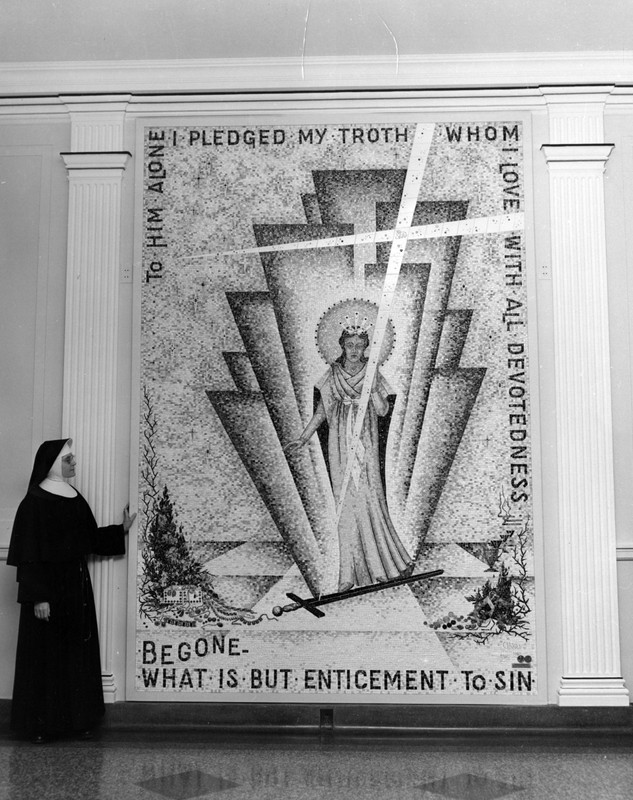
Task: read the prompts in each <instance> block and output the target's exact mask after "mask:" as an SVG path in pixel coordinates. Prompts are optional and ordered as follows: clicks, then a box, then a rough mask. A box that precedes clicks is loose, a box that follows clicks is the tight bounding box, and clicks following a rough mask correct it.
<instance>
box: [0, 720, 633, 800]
mask: <svg viewBox="0 0 633 800" xmlns="http://www.w3.org/2000/svg"><path fill="white" fill-rule="evenodd" d="M632 797H633V740H632V739H631V737H630V736H617V735H611V736H600V735H597V736H593V735H591V734H588V733H583V734H565V735H562V734H559V735H547V736H546V737H543V736H539V735H536V734H533V733H532V734H530V735H528V736H521V735H513V736H494V735H490V734H479V735H478V734H470V735H469V736H464V737H461V738H455V737H448V736H446V735H443V736H423V737H422V736H421V737H409V738H383V739H378V738H357V739H351V738H348V737H343V738H338V737H331V738H323V737H321V738H319V737H317V736H314V737H312V736H301V737H295V738H289V737H284V738H282V737H277V736H275V735H274V734H268V735H267V736H265V737H261V736H259V737H253V736H243V737H238V736H235V735H234V736H232V737H230V738H227V737H226V736H222V735H221V734H218V733H215V734H213V735H211V734H208V733H207V734H205V733H203V732H198V733H196V732H182V731H180V732H179V731H173V732H165V733H160V734H159V733H157V732H124V731H119V732H117V731H104V732H102V733H101V734H100V735H99V736H97V738H95V739H94V740H93V741H90V742H75V741H71V740H61V741H56V742H50V743H47V744H44V745H34V744H31V743H29V742H19V741H16V740H13V739H11V738H10V737H7V738H4V739H0V798H2V800H4V798H7V800H62V798H64V800H66V799H68V800H71V799H72V800H101V798H103V800H161V798H163V799H164V798H168V799H169V800H196V798H201V799H202V798H207V800H209V799H210V798H218V800H219V799H220V798H221V800H317V798H318V800H323V799H326V800H373V799H374V798H376V799H377V800H409V798H411V799H412V800H413V798H415V800H447V799H448V800H451V799H453V800H497V798H508V800H546V799H547V800H550V798H552V799H554V800H631V798H632Z"/></svg>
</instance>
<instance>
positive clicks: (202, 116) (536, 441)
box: [126, 76, 553, 706]
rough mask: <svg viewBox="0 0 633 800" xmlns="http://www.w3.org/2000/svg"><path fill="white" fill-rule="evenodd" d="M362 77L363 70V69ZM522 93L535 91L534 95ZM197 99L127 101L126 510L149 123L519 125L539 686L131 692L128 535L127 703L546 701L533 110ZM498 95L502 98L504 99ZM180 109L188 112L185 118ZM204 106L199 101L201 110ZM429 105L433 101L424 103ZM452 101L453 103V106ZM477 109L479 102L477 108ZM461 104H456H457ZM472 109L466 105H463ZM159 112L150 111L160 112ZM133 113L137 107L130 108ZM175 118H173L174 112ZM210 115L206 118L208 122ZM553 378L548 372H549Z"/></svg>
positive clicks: (359, 99) (391, 101)
mask: <svg viewBox="0 0 633 800" xmlns="http://www.w3.org/2000/svg"><path fill="white" fill-rule="evenodd" d="M365 80H366V76H365ZM529 94H532V93H531V92H530V93H529ZM536 95H537V97H538V99H537V101H536V105H537V106H542V105H543V100H542V97H540V96H539V93H538V92H537V93H536ZM200 99H201V98H183V97H179V98H177V103H176V107H175V108H173V107H171V108H170V105H169V103H168V102H165V101H166V98H162V102H161V101H160V100H159V101H158V102H156V99H153V100H152V99H149V98H148V99H144V100H145V102H147V100H149V102H148V103H147V104H148V105H149V106H150V107H151V108H152V111H154V114H150V115H146V114H144V113H142V111H141V108H142V106H141V108H139V106H137V105H136V103H134V102H133V103H132V106H133V108H132V109H129V110H130V111H132V115H133V116H134V118H135V119H136V141H135V154H136V165H135V198H134V202H135V208H134V220H135V222H134V303H133V307H134V319H133V354H132V376H133V379H132V380H133V383H132V409H131V411H132V423H131V434H132V435H131V445H132V447H131V460H130V483H131V488H130V496H131V499H132V503H133V504H134V505H133V507H138V499H139V497H138V467H139V431H140V382H139V380H138V376H139V374H140V345H141V288H142V230H143V202H142V198H143V186H144V159H143V157H142V155H143V131H144V129H145V128H146V127H164V126H166V125H171V126H173V125H174V124H178V125H180V126H186V125H197V126H200V125H201V124H209V125H230V124H235V125H238V124H240V125H243V124H257V125H262V124H273V123H274V124H277V125H290V124H296V125H300V124H309V123H311V124H315V123H319V124H323V123H324V122H327V121H328V120H330V121H336V122H338V123H341V120H342V121H343V122H345V123H348V122H349V123H353V122H361V121H362V122H381V121H385V122H389V123H390V124H393V123H395V122H402V123H405V122H406V123H413V122H435V123H438V124H441V123H443V122H478V121H481V122H504V121H510V122H514V121H517V122H519V121H520V122H522V123H523V131H524V141H523V146H524V182H525V183H524V199H525V215H526V225H525V230H524V241H525V255H526V270H527V296H528V342H529V357H530V377H529V380H530V407H531V446H532V487H533V497H532V502H533V507H532V512H533V525H534V567H535V570H534V571H535V587H536V589H535V592H536V596H537V597H538V598H540V603H539V605H537V608H536V609H535V618H536V630H535V634H536V647H537V656H538V657H537V664H538V672H537V691H536V693H535V694H531V695H528V696H525V697H522V696H520V695H488V694H487V695H484V696H476V695H460V694H451V695H446V696H442V695H440V694H429V695H416V696H411V697H409V696H407V697H405V696H402V695H384V696H370V695H363V694H340V695H337V694H334V693H332V694H318V693H315V694H307V693H297V694H275V693H269V694H264V693H261V694H256V693H252V694H250V693H246V692H233V693H229V692H226V693H215V692H152V691H138V690H137V689H136V645H137V622H138V620H137V616H136V611H137V600H136V591H137V587H136V577H137V576H136V569H137V557H138V548H137V541H136V539H130V543H129V562H128V604H127V608H128V626H127V654H128V656H127V659H126V660H127V664H126V700H128V701H145V702H152V701H153V702H157V701H159V702H184V703H186V702H198V703H201V702H203V703H210V704H213V703H240V704H242V703H283V704H299V705H306V704H308V705H310V704H313V705H342V704H346V705H350V704H352V705H356V704H358V705H361V704H362V705H365V704H374V705H375V704H380V705H394V704H401V703H403V702H406V704H407V705H416V706H417V705H466V706H471V705H517V706H523V705H530V706H532V705H545V704H547V703H548V702H549V700H548V677H549V676H548V662H547V657H546V644H547V639H546V607H545V603H546V584H545V570H544V524H543V522H544V520H543V497H542V486H541V474H542V470H541V463H542V462H541V425H540V402H539V393H538V389H539V379H540V377H541V376H540V373H539V357H538V352H539V351H538V313H537V312H538V305H537V286H536V265H535V237H534V219H533V208H534V196H533V182H534V175H533V171H534V167H535V165H534V163H533V162H534V149H533V142H532V114H531V113H530V110H529V108H528V109H526V105H527V106H529V105H531V104H530V103H529V101H528V102H527V103H526V102H525V100H526V99H527V98H525V99H523V98H522V102H521V100H518V101H517V102H516V106H519V104H521V106H522V108H521V110H519V108H516V106H515V103H508V99H509V98H503V99H502V98H501V97H500V98H499V101H498V103H494V104H493V107H491V106H490V105H489V103H490V98H489V97H487V98H486V100H485V101H484V102H483V103H477V102H476V101H475V103H473V102H472V100H471V102H470V103H469V102H468V100H466V98H465V97H464V96H461V97H460V96H457V97H455V106H454V108H455V110H454V111H452V110H451V108H448V109H447V105H446V104H445V103H441V101H440V103H438V102H437V100H436V99H435V98H433V100H432V102H431V103H429V102H428V98H425V99H426V100H427V102H424V100H422V99H421V98H417V103H416V99H415V98H413V97H411V96H406V97H398V98H394V97H393V95H392V94H386V93H385V94H384V95H382V96H381V94H380V93H372V94H371V96H369V97H368V96H367V95H365V96H363V95H358V94H355V93H351V94H350V96H345V97H341V96H337V95H334V96H330V97H328V96H324V95H321V96H313V97H310V98H309V99H307V98H306V99H304V98H299V97H288V96H286V97H283V98H281V97H276V98H272V97H255V98H248V99H247V100H246V99H245V100H243V101H239V100H236V99H235V98H231V99H228V98H222V97H220V98H213V100H212V103H213V110H211V108H209V98H205V100H206V102H202V103H199V102H198V108H199V109H200V110H199V111H198V112H197V113H195V111H194V108H195V106H196V101H197V100H198V101H199V100H200ZM504 101H505V102H504ZM183 106H184V107H185V108H186V112H188V113H186V115H184V116H182V114H183V111H184V110H185V108H183ZM200 106H202V108H200ZM429 106H430V107H429ZM451 106H452V104H451ZM482 106H483V107H482ZM458 109H459V110H458ZM469 109H470V110H469ZM159 110H160V112H162V113H156V112H157V111H159ZM134 112H136V113H134ZM175 118H177V119H175ZM207 121H208V122H207ZM552 379H553V376H552Z"/></svg>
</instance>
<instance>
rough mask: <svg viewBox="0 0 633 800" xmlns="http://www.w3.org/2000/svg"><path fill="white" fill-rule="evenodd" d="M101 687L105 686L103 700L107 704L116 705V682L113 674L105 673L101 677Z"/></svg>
mask: <svg viewBox="0 0 633 800" xmlns="http://www.w3.org/2000/svg"><path fill="white" fill-rule="evenodd" d="M101 685H102V686H103V700H104V702H105V703H116V681H115V678H114V675H113V674H112V673H111V672H104V673H102V675H101Z"/></svg>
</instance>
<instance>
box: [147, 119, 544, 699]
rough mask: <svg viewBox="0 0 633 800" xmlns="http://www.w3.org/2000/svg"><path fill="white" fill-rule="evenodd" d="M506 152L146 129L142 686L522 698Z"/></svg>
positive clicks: (523, 456) (516, 227) (528, 635)
mask: <svg viewBox="0 0 633 800" xmlns="http://www.w3.org/2000/svg"><path fill="white" fill-rule="evenodd" d="M523 149H524V142H523V129H522V126H521V124H520V123H517V122H512V121H509V122H508V121H501V122H490V123H482V122H478V123H470V124H466V123H442V124H439V123H438V124H435V125H434V124H431V123H424V124H419V125H413V124H409V125H405V124H393V125H386V124H385V125H379V126H377V125H373V124H366V125H361V124H358V125H357V124H354V125H351V126H350V125H344V124H341V125H324V126H319V127H314V126H312V127H308V126H255V127H248V126H237V125H236V126H227V127H184V126H182V127H178V126H176V127H164V128H146V129H145V131H144V152H145V178H144V192H143V223H144V224H143V242H142V244H143V270H142V276H141V277H142V301H141V307H142V323H141V325H142V330H141V387H140V406H139V416H140V432H139V435H140V464H139V493H140V504H139V506H140V515H139V530H140V531H141V535H140V541H139V550H138V559H137V573H138V580H137V617H138V621H137V636H136V640H137V664H136V666H137V670H136V691H137V692H138V695H139V697H143V696H147V697H149V696H154V695H156V694H161V695H167V694H168V695H176V696H177V695H178V694H182V693H187V694H200V695H204V696H205V697H209V698H213V697H216V698H218V699H221V698H222V697H227V696H229V695H234V694H236V693H239V694H243V695H250V696H258V695H261V696H262V697H264V696H266V695H269V694H271V693H274V694H282V695H289V696H292V695H295V696H296V695H307V696H317V695H326V694H327V695H344V696H347V695H353V696H354V697H355V699H356V700H362V699H363V698H366V699H372V698H375V697H377V696H380V695H388V696H393V697H394V698H397V697H401V698H402V697H405V696H406V697H408V698H416V697H417V698H421V697H422V696H428V695H435V694H442V695H447V694H450V695H454V696H455V697H456V698H457V697H460V696H461V697H463V698H464V699H465V700H466V701H467V700H468V698H469V697H473V696H482V695H489V694H500V695H504V696H506V697H508V698H509V699H511V698H512V697H515V696H520V697H525V696H526V695H534V694H536V692H537V691H538V683H537V675H538V662H537V657H536V656H537V653H536V639H535V625H536V612H537V597H538V595H537V591H536V587H535V563H534V534H535V532H534V529H533V476H532V450H531V438H532V433H531V415H530V380H529V347H528V344H529V342H528V308H527V297H528V292H527V273H526V253H525V243H524V235H523V222H522V219H521V218H520V215H521V214H522V213H524V212H525V205H524V164H523ZM418 151H419V152H418ZM416 176H417V177H416ZM416 180H418V183H416ZM418 184H419V185H418ZM412 186H415V191H414V193H413V195H411V194H410V192H411V191H412V190H411V187H412ZM407 215H408V216H407ZM405 217H406V223H405V222H402V220H403V219H405ZM476 219H482V220H484V222H481V223H477V226H475V225H474V224H473V223H472V220H476ZM460 225H461V226H462V227H461V228H459V227H457V226H460ZM399 226H402V227H399ZM464 226H466V227H464ZM468 226H470V227H468ZM503 226H505V227H503ZM385 231H386V232H389V231H391V232H392V233H390V234H384V233H383V232H385ZM393 231H396V233H395V234H394V233H393ZM460 231H462V232H461V233H460ZM342 333H343V334H344V336H343V337H342V338H340V340H339V337H341V334H342ZM345 337H346V338H345ZM363 337H365V338H363ZM348 340H349V341H350V342H353V341H356V342H362V344H363V346H362V348H361V349H360V355H359V356H358V358H357V360H356V361H354V358H356V356H353V355H352V354H351V351H349V352H348V350H346V347H347V344H345V345H344V344H342V342H343V341H346V342H347V341H348ZM339 356H340V359H339ZM337 359H339V360H337ZM426 573H432V575H431V576H429V577H426V578H416V580H415V581H414V582H411V583H407V584H405V583H402V582H398V583H396V584H394V585H390V583H389V582H390V581H394V580H396V581H401V579H403V578H407V579H408V578H409V577H411V576H412V575H413V576H417V575H420V574H423V575H424V574H426ZM368 586H371V587H372V588H373V590H374V591H372V593H371V594H368V593H362V596H361V595H360V594H359V592H358V590H359V589H366V588H367V587H368ZM339 593H343V594H342V596H341V597H337V598H334V600H336V602H334V601H331V602H330V601H329V602H328V604H327V606H322V607H321V609H320V610H319V609H317V603H318V602H319V598H321V599H323V597H324V596H327V597H328V598H329V597H331V596H332V595H338V594H339ZM289 594H291V595H293V598H289V597H288V595H289ZM308 601H309V602H308ZM315 609H317V610H315Z"/></svg>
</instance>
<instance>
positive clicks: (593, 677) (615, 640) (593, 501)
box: [542, 104, 629, 706]
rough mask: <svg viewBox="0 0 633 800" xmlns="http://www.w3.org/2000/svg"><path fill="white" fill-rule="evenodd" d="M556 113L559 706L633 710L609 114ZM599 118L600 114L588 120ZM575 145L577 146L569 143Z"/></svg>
mask: <svg viewBox="0 0 633 800" xmlns="http://www.w3.org/2000/svg"><path fill="white" fill-rule="evenodd" d="M567 110H568V111H571V112H573V113H570V114H569V115H568V116H566V115H565V113H564V112H565V109H563V110H561V109H560V108H557V109H556V113H555V114H554V115H553V119H552V123H553V124H552V129H551V130H552V135H553V137H554V136H555V138H556V139H559V140H560V139H561V138H563V139H564V138H567V143H557V144H551V145H544V146H543V148H542V149H543V152H544V155H545V158H546V160H547V164H548V168H549V175H550V214H551V231H552V282H553V303H554V335H555V356H556V413H557V438H558V465H559V472H558V487H559V488H558V491H559V496H558V501H559V535H560V555H561V605H562V607H561V617H562V644H563V675H562V678H561V685H560V688H559V703H560V705H568V706H569V705H573V706H579V705H628V702H629V697H628V691H627V689H626V687H625V686H624V681H623V679H622V677H621V670H620V646H619V625H618V604H617V575H616V539H615V498H614V481H613V444H612V422H611V381H610V351H609V316H608V305H607V263H606V244H605V212H604V194H603V173H604V169H605V165H606V161H607V159H608V157H609V155H610V153H611V150H612V145H607V144H602V143H597V144H596V143H592V144H583V143H580V142H577V140H578V139H579V138H583V137H584V136H600V138H602V127H601V122H600V123H599V122H598V116H601V113H602V110H601V108H599V109H598V110H596V107H595V106H591V107H590V109H589V111H587V112H586V113H585V114H582V113H580V109H579V108H578V107H577V106H573V104H572V105H570V106H568V107H567ZM589 112H592V113H589ZM570 140H571V142H572V143H569V141H570Z"/></svg>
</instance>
